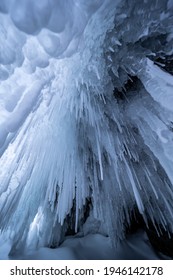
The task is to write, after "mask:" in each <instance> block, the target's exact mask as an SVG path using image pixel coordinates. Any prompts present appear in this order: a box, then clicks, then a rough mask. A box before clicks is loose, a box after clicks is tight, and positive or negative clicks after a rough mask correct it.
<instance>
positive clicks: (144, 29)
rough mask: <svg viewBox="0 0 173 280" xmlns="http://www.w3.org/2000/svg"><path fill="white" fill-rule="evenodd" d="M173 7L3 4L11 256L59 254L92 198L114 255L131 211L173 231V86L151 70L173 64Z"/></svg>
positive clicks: (1, 140) (2, 90) (1, 80)
mask: <svg viewBox="0 0 173 280" xmlns="http://www.w3.org/2000/svg"><path fill="white" fill-rule="evenodd" d="M171 3H172V2H171V1H170V0H169V1H167V0H164V1H163V0H160V1H155V0H153V1H147V0H146V1H142V0H140V1H138V3H136V1H131V3H130V4H129V2H128V1H127V2H126V1H118V0H117V1H113V0H105V1H104V0H95V1H91V0H90V1H84V0H80V1H78V0H73V1H70V0H67V1H63V0H59V1H55V0H43V1H34V0H23V1H22V0H20V1H19V0H16V1H15V0H11V1H10V0H8V1H5V0H4V1H2V0H1V1H0V11H1V13H0V229H1V230H2V231H3V232H8V235H9V237H10V238H11V240H12V242H11V244H12V245H11V254H12V253H13V254H15V253H17V252H18V251H19V252H20V253H21V251H23V250H28V248H32V249H34V248H35V247H40V246H52V244H56V246H58V245H59V244H60V242H62V240H63V238H64V235H65V233H66V231H67V229H68V227H69V224H70V225H72V228H74V230H75V231H76V232H77V231H78V230H79V228H81V227H82V226H83V223H84V213H85V206H86V204H87V201H88V200H89V199H91V201H92V211H93V212H92V213H93V216H94V218H95V219H96V220H97V221H98V222H99V223H100V224H102V225H103V224H104V225H106V226H105V227H106V231H107V234H108V235H109V236H110V238H111V240H112V244H114V245H116V244H117V242H118V241H119V240H121V239H123V238H124V221H126V222H127V223H129V222H130V213H131V211H132V210H133V209H134V208H135V207H137V208H138V210H139V212H140V213H141V215H142V216H143V218H144V220H145V222H146V224H147V223H148V221H151V222H152V223H153V224H154V225H155V226H156V224H157V225H161V226H163V227H164V228H165V229H167V230H168V231H170V232H173V226H172V225H173V223H172V221H173V203H172V201H173V189H172V188H173V185H172V184H173V175H172V174H173V162H172V161H173V152H172V151H173V144H172V143H173V142H172V140H173V134H172V131H173V127H172V123H173V106H172V104H173V103H172V101H173V98H172V96H173V77H172V75H171V74H169V73H167V72H166V71H165V70H163V69H162V68H161V67H159V66H158V65H156V63H155V62H154V59H155V58H156V57H159V56H160V55H161V56H162V57H164V56H168V55H169V56H171V55H173V48H172V43H173V29H172V22H173V6H172V4H171ZM136 22H138V24H136ZM134 76H135V77H137V79H138V82H137V85H136V89H132V90H130V91H129V93H128V94H129V95H128V96H127V97H126V99H125V101H123V100H119V99H118V97H117V96H116V94H117V95H118V91H121V90H123V88H124V89H125V87H126V84H127V82H128V80H129V77H132V78H133V77H134ZM132 78H131V79H132ZM157 231H158V234H159V229H157Z"/></svg>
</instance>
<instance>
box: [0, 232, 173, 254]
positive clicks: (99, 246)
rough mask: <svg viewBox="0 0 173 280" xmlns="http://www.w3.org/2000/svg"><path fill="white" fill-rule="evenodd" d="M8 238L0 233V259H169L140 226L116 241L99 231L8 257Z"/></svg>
mask: <svg viewBox="0 0 173 280" xmlns="http://www.w3.org/2000/svg"><path fill="white" fill-rule="evenodd" d="M9 249H10V241H5V239H4V238H3V236H1V237H0V259H1V260H6V259H20V260H21V259H23V260H159V259H169V258H168V257H166V256H164V255H162V254H160V253H156V252H155V251H154V249H153V248H152V246H151V244H150V242H149V240H148V238H147V235H146V233H145V232H144V231H143V230H139V231H138V232H137V233H135V234H132V235H130V236H129V237H128V239H126V240H125V241H123V242H122V243H121V244H119V245H118V247H117V248H116V249H113V248H112V246H111V242H110V239H109V238H108V237H105V236H103V235H101V234H90V235H87V236H85V237H78V236H74V237H72V236H71V237H68V238H67V239H66V240H65V241H64V242H63V243H62V244H61V246H60V247H59V248H55V249H50V248H39V249H38V250H35V251H33V252H30V253H26V254H24V255H19V256H13V257H9V256H8V252H9Z"/></svg>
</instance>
